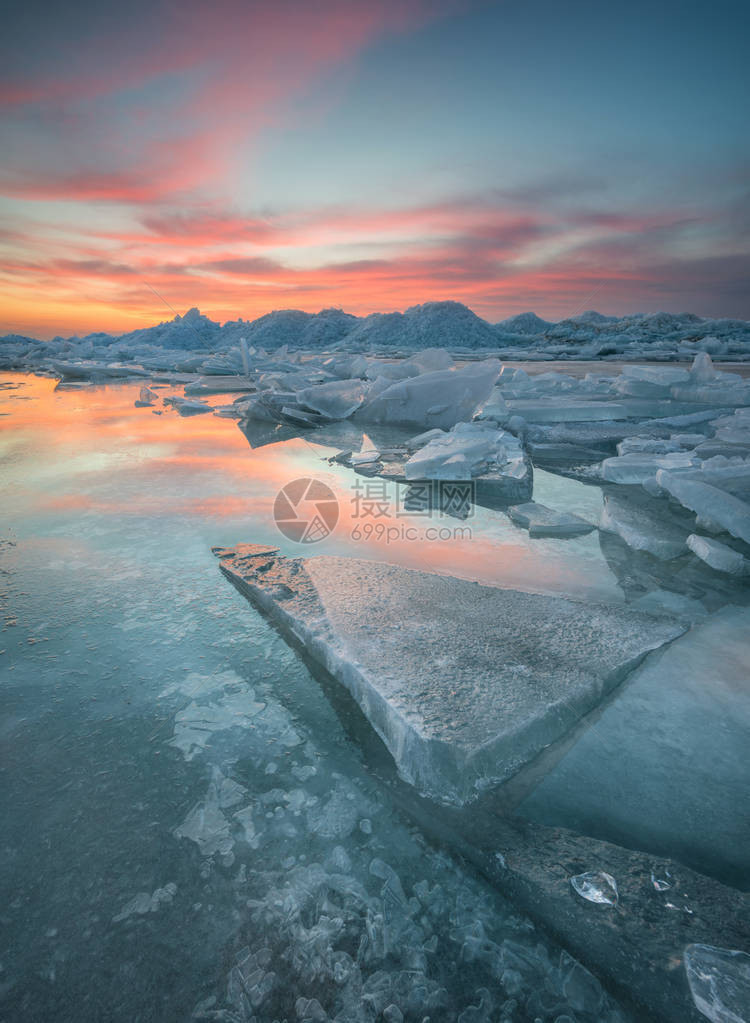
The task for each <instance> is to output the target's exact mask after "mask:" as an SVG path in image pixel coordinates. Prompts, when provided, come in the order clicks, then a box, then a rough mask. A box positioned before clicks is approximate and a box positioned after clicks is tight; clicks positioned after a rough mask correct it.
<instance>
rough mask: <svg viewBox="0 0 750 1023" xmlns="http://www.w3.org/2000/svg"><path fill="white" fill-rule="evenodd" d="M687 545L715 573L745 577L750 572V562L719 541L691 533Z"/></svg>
mask: <svg viewBox="0 0 750 1023" xmlns="http://www.w3.org/2000/svg"><path fill="white" fill-rule="evenodd" d="M687 545H688V547H689V548H690V550H691V551H692V552H693V554H695V556H696V557H697V558H700V559H701V561H705V563H706V564H707V565H708V566H709V567H710V568H713V569H715V570H716V571H717V572H726V573H727V574H729V575H747V574H748V572H750V561H748V559H747V558H745V557H743V555H742V554H740V552H739V551H735V550H733V549H732V548H731V547H727V545H726V544H725V543H721V541H720V540H712V539H711V538H710V537H708V536H699V535H698V534H697V533H692V534H691V535H690V536H689V537H688V538H687Z"/></svg>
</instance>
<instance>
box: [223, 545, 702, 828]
mask: <svg viewBox="0 0 750 1023" xmlns="http://www.w3.org/2000/svg"><path fill="white" fill-rule="evenodd" d="M221 569H222V571H223V572H224V573H225V574H226V575H228V577H229V578H230V579H232V580H233V581H234V582H235V584H236V585H237V587H238V589H239V590H240V591H241V592H242V593H244V594H245V595H246V596H248V597H249V598H250V599H251V600H253V601H254V602H255V603H256V604H257V605H258V606H260V607H261V608H262V609H263V610H264V611H265V612H266V613H267V614H269V616H270V617H271V618H272V620H274V621H275V622H277V624H279V626H280V628H282V631H284V632H285V633H291V634H292V635H293V636H294V637H296V640H297V641H298V642H303V643H304V644H305V646H306V648H307V651H308V653H309V654H310V656H312V657H314V658H315V659H316V660H318V661H319V662H320V663H322V664H323V665H324V666H325V668H326V669H327V670H328V671H329V672H330V673H331V674H332V675H333V676H334V677H335V678H336V679H337V680H338V681H339V682H341V683H342V684H343V685H344V686H345V687H346V688H347V689H348V690H349V691H350V692H351V693H352V695H353V696H354V698H355V699H356V700H357V702H358V703H359V704H360V706H361V708H362V710H363V712H364V713H365V715H366V716H367V717H368V718H369V720H370V722H371V724H372V725H373V727H374V728H375V729H376V731H377V732H378V733H379V734H380V736H381V737H382V739H383V741H384V742H385V744H386V746H387V747H388V749H389V750H390V751H391V753H392V755H393V757H394V759H395V760H396V762H397V765H398V767H399V769H400V771H401V774H402V775H403V776H404V777H405V778H406V779H407V780H409V781H410V782H412V783H413V784H414V785H416V786H418V787H419V788H420V789H421V790H422V791H426V792H428V793H431V794H434V795H437V796H438V797H440V798H441V799H444V800H453V801H455V802H465V801H466V800H467V799H469V798H471V797H472V796H473V795H475V794H476V792H477V791H478V789H480V788H482V787H483V786H486V785H489V784H494V783H496V782H499V781H503V780H505V779H506V778H508V777H510V776H511V775H512V774H515V773H516V772H517V771H518V770H519V769H520V768H521V767H522V766H523V765H524V764H526V763H528V762H529V761H530V760H531V759H533V757H535V756H536V755H537V754H538V753H539V752H540V750H541V749H542V748H544V747H545V746H547V745H549V744H550V743H551V742H554V741H555V740H556V739H559V738H561V737H562V736H563V735H565V734H566V733H567V732H568V731H569V729H570V728H571V727H572V725H573V724H575V723H576V721H578V720H579V718H580V717H581V716H582V715H583V714H585V713H586V712H587V711H589V710H591V709H592V708H593V707H595V706H596V705H597V704H598V703H599V702H600V700H601V699H602V697H603V695H604V694H605V693H606V692H608V691H609V690H611V689H612V688H613V687H614V686H615V685H617V684H618V683H619V682H620V681H622V679H623V678H624V677H625V676H626V675H627V674H628V673H629V672H630V671H631V670H632V669H633V668H634V667H635V666H636V665H637V664H639V663H640V661H641V660H642V658H643V657H644V656H645V655H646V653H647V652H648V651H649V650H653V649H656V648H657V647H659V646H661V645H662V644H663V643H664V642H666V641H668V640H670V639H672V638H674V637H675V636H677V635H679V634H680V633H681V632H683V631H684V629H685V626H684V625H683V624H678V623H676V622H674V621H672V620H670V619H667V618H655V617H653V616H651V615H647V614H643V613H640V612H635V611H632V610H630V609H628V608H625V607H622V606H614V605H613V606H609V605H597V604H583V603H580V602H578V601H574V600H569V599H567V598H564V597H551V596H542V595H539V594H534V593H522V592H519V591H516V590H502V589H496V588H494V587H487V586H480V585H477V584H474V583H470V582H466V581H464V580H461V579H453V578H449V577H446V576H439V575H430V574H427V573H424V572H414V571H411V570H408V569H404V568H399V567H398V566H395V565H387V564H379V563H373V562H368V561H360V560H357V559H353V558H337V557H325V556H322V557H315V558H310V559H306V560H302V559H294V560H288V559H286V558H283V557H280V556H275V557H274V556H269V557H267V558H253V559H250V560H249V561H237V562H235V561H233V559H232V558H231V557H223V558H222V559H221ZM280 593H283V599H280V598H279V594H280ZM445 608H450V614H449V615H446V614H445ZM384 636H387V637H388V642H387V643H384V642H383V637H384ZM334 798H336V802H335V803H333V804H332V805H329V804H325V806H322V807H319V808H317V807H316V808H313V809H312V810H310V811H308V813H309V815H310V819H309V823H310V827H311V828H312V829H313V830H320V829H324V831H325V832H326V833H329V834H333V833H335V832H337V831H339V830H341V833H346V832H347V831H348V830H351V829H353V828H354V826H356V821H357V819H358V817H357V815H356V813H355V812H352V813H350V812H349V810H348V808H347V801H346V800H340V799H339V798H338V796H336V794H334V796H332V797H331V799H332V800H333V799H334ZM349 806H351V809H352V811H355V807H354V805H353V804H351V803H350V804H349ZM359 816H361V813H360V814H359Z"/></svg>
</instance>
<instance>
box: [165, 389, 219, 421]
mask: <svg viewBox="0 0 750 1023" xmlns="http://www.w3.org/2000/svg"><path fill="white" fill-rule="evenodd" d="M164 404H165V405H171V406H172V407H173V408H174V409H176V410H177V411H178V412H179V413H180V415H181V416H201V415H205V413H206V412H212V411H213V409H212V408H211V406H210V405H207V404H206V403H205V402H204V401H197V400H194V401H191V400H190V399H189V398H182V397H180V395H178V394H173V395H170V396H168V397H166V398H165V399H164Z"/></svg>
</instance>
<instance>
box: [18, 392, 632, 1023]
mask: <svg viewBox="0 0 750 1023" xmlns="http://www.w3.org/2000/svg"><path fill="white" fill-rule="evenodd" d="M3 382H4V383H6V384H13V383H17V384H19V385H20V386H18V387H17V388H8V389H4V390H0V412H2V416H0V445H1V447H0V451H2V463H1V465H2V475H3V525H2V546H1V548H0V572H1V573H2V574H1V575H0V587H1V589H0V594H1V602H2V607H1V611H2V633H0V674H1V676H2V688H1V689H0V698H1V699H2V705H3V716H2V726H1V730H0V742H1V743H2V760H1V774H0V819H2V821H3V841H2V858H3V867H2V871H1V873H0V876H1V878H2V880H1V881H0V884H1V885H2V894H1V896H0V905H2V910H0V915H1V917H2V925H3V938H2V948H1V949H0V963H1V964H2V965H1V968H0V1018H3V1019H8V1020H45V1021H46V1020H51V1019H54V1020H56V1021H57V1020H60V1021H68V1020H70V1021H86V1020H91V1021H94V1020H96V1021H102V1020H182V1019H188V1018H191V1015H192V1014H193V1013H195V1014H196V1018H213V1019H227V1020H230V1019H231V1020H250V1019H252V1018H257V1019H258V1020H266V1019H267V1020H272V1019H279V1020H281V1019H284V1018H286V1019H290V1020H291V1019H297V1018H300V1019H303V1018H331V1019H333V1018H334V1017H335V1016H337V1014H338V1018H339V1019H341V1020H355V1019H359V1018H361V1019H374V1018H375V1017H376V1015H377V1013H379V1012H382V1010H383V1009H385V1008H386V1007H388V1006H390V1005H396V1006H398V1007H399V1009H400V1011H401V1012H402V1013H403V1015H404V1018H405V1019H408V1020H411V1019H414V1020H422V1019H423V1018H424V1017H425V1016H428V1015H430V1016H431V1018H433V1019H462V1020H463V1021H464V1023H467V1021H469V1020H475V1019H484V1018H489V1015H488V1013H489V1011H490V1007H491V1006H492V1008H493V1012H494V1015H493V1017H492V1018H493V1019H494V1018H497V1019H507V1020H526V1019H530V1020H532V1019H535V1018H537V1017H541V1015H542V1014H543V1016H544V1018H550V1019H554V1018H556V1017H557V1016H559V1015H561V1014H563V1013H564V1012H565V1011H568V1012H570V1013H572V1011H573V1010H572V1008H571V1005H570V1002H569V999H568V996H567V995H566V994H565V993H564V990H567V991H568V993H570V991H571V990H573V989H575V990H579V989H580V987H581V984H580V976H581V975H580V974H579V973H578V972H577V971H580V969H581V968H580V967H576V966H575V964H574V963H573V962H572V961H570V960H569V959H568V958H567V957H566V956H565V954H564V953H562V954H561V951H560V949H559V948H556V947H555V946H554V945H553V944H552V943H551V942H550V941H548V940H547V939H546V938H545V937H544V936H543V935H541V934H540V933H539V932H538V931H537V930H536V929H535V928H534V926H533V925H532V924H531V923H530V922H529V921H528V920H526V919H524V918H523V917H522V916H520V915H519V914H518V913H516V912H515V911H514V910H513V907H512V906H510V905H509V904H508V903H507V902H505V901H504V900H503V899H502V898H501V897H500V896H499V895H498V894H497V893H496V892H494V891H493V890H492V889H491V888H490V887H489V886H488V885H487V883H486V882H484V881H483V880H482V879H481V878H478V877H476V876H473V875H472V874H471V873H470V872H468V871H467V869H466V868H465V867H464V866H461V865H460V864H459V863H458V862H457V861H455V860H454V859H453V858H452V857H451V855H450V853H449V852H447V851H446V850H442V849H439V848H436V847H435V846H434V845H431V844H429V843H428V842H427V841H426V840H425V838H424V837H423V836H422V834H421V833H420V831H419V830H418V829H417V828H416V827H414V825H413V824H412V823H411V822H410V821H409V820H408V819H406V818H404V817H403V816H402V815H401V813H400V812H399V811H398V810H397V809H396V808H395V805H394V804H393V803H392V802H391V801H390V799H389V795H388V789H387V787H386V786H383V785H382V784H381V783H380V782H379V781H378V780H377V778H375V777H373V776H372V775H371V773H370V772H369V771H368V770H367V768H366V766H365V764H364V763H363V754H362V752H361V750H360V747H359V746H358V744H356V743H353V742H352V741H351V739H350V737H349V733H348V731H347V729H346V727H345V725H346V722H345V721H343V720H342V716H341V713H340V712H337V711H336V710H334V708H333V706H332V704H331V703H330V702H329V701H328V699H327V698H326V696H325V693H324V691H323V690H322V689H321V687H320V686H319V684H318V683H317V682H316V681H315V679H313V677H312V676H311V675H310V674H309V672H308V670H307V668H306V667H305V666H304V665H303V664H302V663H301V662H300V661H299V659H298V658H297V657H296V656H295V655H294V654H293V653H292V651H291V650H290V649H289V648H288V647H287V645H286V644H285V643H284V642H283V641H282V640H281V639H280V638H278V637H277V635H276V634H275V633H274V632H273V630H272V629H271V628H270V627H269V626H268V625H267V624H266V623H265V622H264V621H263V620H262V619H261V618H260V617H259V616H258V615H257V614H255V613H254V612H253V611H252V610H251V609H250V607H249V606H248V605H247V603H246V602H245V601H244V600H243V599H242V598H241V597H240V596H239V595H238V594H237V593H236V592H235V591H234V590H233V589H232V587H231V586H229V585H227V583H226V581H225V580H224V579H223V578H222V576H221V574H220V573H219V571H218V569H217V563H216V560H215V558H214V557H213V556H212V554H211V551H210V548H211V545H212V544H221V543H231V542H234V541H237V540H257V541H276V540H278V539H280V537H279V536H278V534H277V532H276V530H275V527H274V526H273V523H272V520H271V504H272V500H273V497H274V495H275V492H276V491H277V490H278V488H279V487H280V486H281V485H282V484H283V483H285V482H287V481H288V480H289V479H290V478H294V477H295V476H299V475H301V474H305V473H311V472H313V471H314V472H315V473H316V474H320V475H323V476H324V477H325V478H326V479H328V480H331V481H332V482H333V483H334V484H335V485H336V486H337V488H338V489H339V490H340V491H341V492H342V493H343V489H344V488H345V487H346V486H347V485H348V484H347V481H346V474H345V471H344V470H339V469H336V470H332V469H330V467H328V466H327V464H326V463H324V462H321V461H320V458H321V452H320V450H318V449H315V448H312V447H310V445H309V444H308V443H306V442H304V441H293V442H290V443H289V444H287V445H284V446H282V447H279V446H274V447H272V448H263V449H260V450H258V451H255V452H251V450H250V449H249V447H248V444H247V441H246V440H245V438H244V437H243V436H242V434H241V433H240V431H239V430H238V429H237V426H236V424H235V423H234V422H231V421H222V420H219V419H216V418H214V417H212V416H201V417H196V418H192V419H180V418H179V417H177V416H176V415H174V414H172V413H165V414H164V415H162V416H155V415H153V414H152V412H151V411H150V410H148V409H135V408H134V407H133V400H134V398H135V397H136V396H137V391H138V388H137V387H134V386H132V385H127V384H124V385H119V386H116V387H97V388H92V389H86V390H80V391H76V390H60V391H54V390H53V387H54V382H53V381H50V380H45V379H38V378H19V377H10V376H6V377H5V378H4V381H3ZM342 518H344V519H346V512H345V513H344V515H343V516H342ZM497 528H501V530H502V531H504V533H503V535H505V534H506V533H507V534H508V535H510V533H511V532H512V529H513V528H514V527H510V525H506V524H503V525H502V527H497ZM486 533H487V536H486V537H485V539H484V540H483V543H484V544H486V545H495V544H497V542H498V539H497V535H496V534H495V533H493V532H492V531H491V530H490V528H489V527H487V528H486ZM498 535H499V534H498ZM467 542H468V541H467ZM290 546H292V545H289V544H287V547H290ZM438 546H439V550H440V552H441V555H442V560H439V561H438V559H435V561H436V563H439V565H440V567H441V569H442V570H445V571H452V570H454V568H455V567H457V566H458V565H459V564H460V565H461V566H462V568H463V571H464V572H466V571H469V572H471V571H474V567H473V566H476V570H477V572H478V574H479V571H478V570H479V567H480V565H481V562H482V557H481V554H478V555H477V556H476V560H475V561H471V562H468V561H467V559H466V558H465V557H463V556H462V555H461V553H460V552H456V551H450V550H449V545H447V544H439V545H438V544H433V545H432V546H428V545H427V544H424V545H419V544H414V543H412V544H411V545H410V544H409V542H407V541H404V542H401V543H400V544H398V545H395V546H394V547H393V548H392V549H393V550H394V551H395V552H396V554H395V555H394V556H397V557H399V558H403V559H404V560H406V561H408V562H409V563H413V564H431V563H432V559H433V557H434V553H433V552H434V551H435V550H436V548H437V547H438ZM317 547H318V548H320V549H321V550H332V549H336V550H347V551H350V552H355V551H357V552H359V553H362V554H363V555H364V556H368V557H369V556H380V555H381V554H382V545H381V548H378V546H377V544H375V543H369V544H365V543H359V544H358V543H357V542H355V541H353V540H351V539H349V540H347V539H344V540H342V539H340V538H337V537H335V536H334V537H333V538H331V539H330V540H329V541H327V542H326V543H325V544H320V545H317ZM389 549H390V548H389ZM584 556H585V555H584ZM592 557H593V555H592ZM558 558H559V564H558V565H557V567H556V568H555V574H554V575H553V576H552V577H551V582H550V585H551V586H552V587H554V586H555V585H556V584H557V582H559V579H558V575H559V578H561V577H562V575H563V574H564V572H565V570H566V569H565V566H566V565H567V564H568V560H569V559H570V558H571V555H570V554H568V553H566V552H560V554H559V556H558ZM530 559H531V555H530V553H529V550H527V549H526V547H525V545H524V543H523V540H522V539H520V538H516V543H515V544H512V545H509V551H508V557H507V560H505V561H504V562H503V563H502V564H500V565H498V567H497V572H498V577H500V578H508V579H511V578H512V579H519V578H521V577H522V575H523V573H524V571H530V569H528V566H529V565H530V564H531V563H532V561H533V559H531V560H530ZM486 571H487V568H486V565H485V566H483V567H482V573H485V572H486ZM483 577H484V576H483ZM581 585H582V586H583V585H584V581H583V580H581ZM585 585H587V586H588V585H589V583H588V582H586V583H585ZM595 586H596V588H598V589H601V590H602V591H603V592H610V591H614V581H613V579H612V578H611V577H610V576H609V575H608V574H607V569H606V565H605V563H604V562H603V561H602V564H601V574H600V575H599V576H597V577H596V583H595ZM561 955H562V958H561ZM587 977H588V975H585V977H584V982H583V987H584V989H585V991H586V995H585V998H586V999H588V1001H587V1002H585V1003H584V1005H583V1007H584V1009H586V1008H588V1009H590V1013H589V1014H588V1015H586V1013H584V1014H583V1015H580V1013H579V1018H581V1019H593V1018H602V1019H605V1018H606V1019H611V1020H612V1021H615V1020H621V1019H624V1016H622V1015H620V1014H619V1011H618V1012H615V1010H614V1009H613V1008H612V1005H613V1003H611V1002H609V1001H607V1000H606V999H605V996H604V995H603V994H602V992H601V990H600V989H599V987H598V985H597V984H596V982H595V981H593V979H592V978H589V979H586V978H587ZM571 978H572V979H571ZM299 999H304V1000H309V999H317V1000H318V1002H319V1003H320V1005H322V1007H323V1009H324V1010H325V1013H326V1014H327V1015H325V1016H319V1015H318V1013H319V1010H318V1008H317V1007H316V1005H315V1004H314V1003H313V1004H311V1005H308V1004H307V1003H306V1002H305V1001H303V1002H299ZM471 1006H475V1007H477V1009H476V1012H474V1011H472V1010H471V1009H470V1007H471ZM610 1008H612V1014H611V1015H608V1013H609V1012H610ZM462 1014H464V1015H462ZM391 1018H397V1017H396V1016H393V1015H392V1017H391Z"/></svg>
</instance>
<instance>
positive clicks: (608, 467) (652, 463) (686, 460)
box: [601, 451, 700, 484]
mask: <svg viewBox="0 0 750 1023" xmlns="http://www.w3.org/2000/svg"><path fill="white" fill-rule="evenodd" d="M699 464H700V463H699V459H698V458H696V457H695V455H693V453H692V452H690V451H672V452H667V453H666V454H663V455H659V454H653V453H649V452H647V451H634V452H631V453H629V454H625V455H618V456H616V457H615V458H605V459H604V461H603V462H602V464H601V477H602V479H604V480H606V481H607V482H608V483H625V484H634V483H645V482H646V480H649V479H653V477H654V476H656V474H657V472H658V471H659V470H660V469H669V470H677V471H684V470H688V469H694V468H695V467H696V466H698V465H699Z"/></svg>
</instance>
